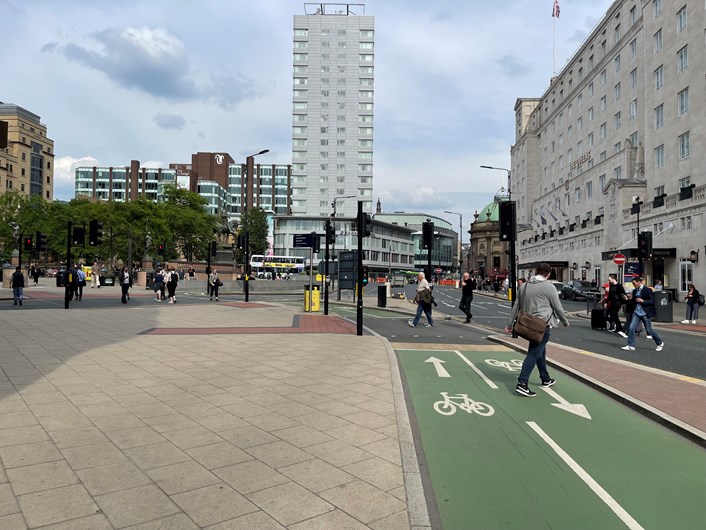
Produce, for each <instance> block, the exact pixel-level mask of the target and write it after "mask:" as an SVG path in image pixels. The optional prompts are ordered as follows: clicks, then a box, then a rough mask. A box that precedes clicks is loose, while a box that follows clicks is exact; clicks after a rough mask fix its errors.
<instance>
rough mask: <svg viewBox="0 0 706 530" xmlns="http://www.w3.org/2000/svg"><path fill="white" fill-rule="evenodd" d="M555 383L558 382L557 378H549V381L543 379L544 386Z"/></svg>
mask: <svg viewBox="0 0 706 530" xmlns="http://www.w3.org/2000/svg"><path fill="white" fill-rule="evenodd" d="M554 383H556V380H555V379H549V380H548V381H542V386H544V387H547V386H552V385H553V384H554Z"/></svg>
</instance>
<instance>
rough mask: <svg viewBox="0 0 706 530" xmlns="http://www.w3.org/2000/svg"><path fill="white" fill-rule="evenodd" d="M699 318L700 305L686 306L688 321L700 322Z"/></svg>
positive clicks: (690, 304)
mask: <svg viewBox="0 0 706 530" xmlns="http://www.w3.org/2000/svg"><path fill="white" fill-rule="evenodd" d="M698 318H699V303H698V302H696V303H693V304H692V303H689V302H687V304H686V320H698Z"/></svg>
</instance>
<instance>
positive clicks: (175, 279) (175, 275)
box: [171, 271, 179, 285]
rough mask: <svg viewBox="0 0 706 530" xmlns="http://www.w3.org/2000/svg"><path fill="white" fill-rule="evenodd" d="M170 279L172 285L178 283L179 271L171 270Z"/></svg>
mask: <svg viewBox="0 0 706 530" xmlns="http://www.w3.org/2000/svg"><path fill="white" fill-rule="evenodd" d="M171 280H172V283H173V284H174V285H176V284H178V283H179V273H178V272H177V271H172V275H171Z"/></svg>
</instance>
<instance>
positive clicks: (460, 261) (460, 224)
mask: <svg viewBox="0 0 706 530" xmlns="http://www.w3.org/2000/svg"><path fill="white" fill-rule="evenodd" d="M444 213H450V214H452V215H458V277H459V279H460V278H461V276H463V271H462V270H461V269H462V268H463V257H462V256H461V252H463V214H462V213H461V212H450V211H448V210H444Z"/></svg>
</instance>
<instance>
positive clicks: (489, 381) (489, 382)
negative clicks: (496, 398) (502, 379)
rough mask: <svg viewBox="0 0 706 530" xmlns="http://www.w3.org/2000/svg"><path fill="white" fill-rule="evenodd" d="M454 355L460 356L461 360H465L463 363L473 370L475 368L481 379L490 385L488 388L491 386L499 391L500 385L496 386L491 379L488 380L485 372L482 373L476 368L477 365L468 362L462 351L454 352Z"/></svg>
mask: <svg viewBox="0 0 706 530" xmlns="http://www.w3.org/2000/svg"><path fill="white" fill-rule="evenodd" d="M454 353H455V354H456V355H458V356H459V357H460V358H461V359H463V361H464V362H465V363H466V364H467V365H468V366H470V367H471V368H473V371H474V372H475V373H477V374H478V375H479V376H481V378H482V379H483V381H485V382H486V383H488V386H489V387H490V388H492V389H493V390H497V389H498V385H496V384H495V383H493V382H492V381H491V380H490V379H488V378H487V377H486V375H485V374H484V373H483V372H481V371H480V370H479V369H478V368H476V365H475V364H473V363H472V362H471V361H470V360H468V358H467V357H466V356H465V355H463V354H462V353H461V352H460V351H458V350H454Z"/></svg>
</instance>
